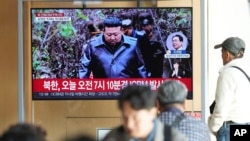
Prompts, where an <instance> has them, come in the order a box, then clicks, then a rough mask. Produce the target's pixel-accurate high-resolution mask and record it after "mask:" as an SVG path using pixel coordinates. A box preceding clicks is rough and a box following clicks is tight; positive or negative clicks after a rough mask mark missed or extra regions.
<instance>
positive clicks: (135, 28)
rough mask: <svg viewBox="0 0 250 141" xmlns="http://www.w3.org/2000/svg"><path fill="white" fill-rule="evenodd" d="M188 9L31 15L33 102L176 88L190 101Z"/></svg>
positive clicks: (75, 10)
mask: <svg viewBox="0 0 250 141" xmlns="http://www.w3.org/2000/svg"><path fill="white" fill-rule="evenodd" d="M192 41H193V40H192V8H191V7H161V8H83V9H81V8H31V46H32V50H31V53H32V98H33V100H43V99H116V98H117V97H118V96H119V93H118V91H119V90H120V89H122V88H123V87H125V86H126V85H130V84H138V85H149V86H150V87H151V88H152V90H157V87H158V86H159V85H160V84H161V83H162V82H163V81H164V80H167V79H175V80H176V81H181V82H183V83H184V84H185V85H186V86H187V88H188V95H187V99H192V98H193V94H192V48H193V46H192Z"/></svg>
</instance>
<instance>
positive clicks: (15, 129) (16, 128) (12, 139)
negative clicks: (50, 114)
mask: <svg viewBox="0 0 250 141" xmlns="http://www.w3.org/2000/svg"><path fill="white" fill-rule="evenodd" d="M0 140H1V141H46V132H45V130H44V129H42V128H41V127H40V126H35V125H33V124H29V123H18V124H15V125H12V126H10V127H9V129H8V130H6V131H5V132H4V133H3V134H2V136H1V139H0Z"/></svg>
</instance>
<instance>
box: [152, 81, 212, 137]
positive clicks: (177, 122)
mask: <svg viewBox="0 0 250 141" xmlns="http://www.w3.org/2000/svg"><path fill="white" fill-rule="evenodd" d="M187 93H188V90H187V88H186V86H185V85H184V84H183V83H182V82H180V81H177V80H167V81H165V82H163V83H162V84H161V85H160V86H159V88H158V92H157V95H158V105H159V106H158V107H159V111H160V114H159V116H158V117H159V119H160V120H161V121H162V122H163V123H166V124H167V125H170V126H172V127H174V128H176V129H178V130H179V131H181V132H182V133H184V134H185V135H186V136H187V137H188V140H189V141H210V140H211V139H210V131H209V128H208V126H207V125H206V124H205V123H203V122H202V121H201V120H199V119H195V118H193V117H191V116H188V115H185V114H184V107H185V100H186V96H187Z"/></svg>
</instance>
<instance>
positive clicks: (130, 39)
mask: <svg viewBox="0 0 250 141" xmlns="http://www.w3.org/2000/svg"><path fill="white" fill-rule="evenodd" d="M123 39H124V43H125V44H130V45H131V44H133V45H134V44H136V43H137V38H134V37H130V36H127V35H123Z"/></svg>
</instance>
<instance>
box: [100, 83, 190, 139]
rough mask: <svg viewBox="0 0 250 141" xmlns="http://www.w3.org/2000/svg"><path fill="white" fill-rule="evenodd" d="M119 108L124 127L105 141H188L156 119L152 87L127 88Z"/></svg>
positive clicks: (109, 134) (122, 95)
mask: <svg viewBox="0 0 250 141" xmlns="http://www.w3.org/2000/svg"><path fill="white" fill-rule="evenodd" d="M118 106H119V109H120V110H121V112H122V119H123V125H121V126H119V127H117V128H115V129H113V130H112V131H111V132H109V133H108V135H107V136H106V137H105V138H104V141H187V138H186V136H185V135H184V134H182V133H180V132H179V131H177V130H175V129H173V128H171V127H170V126H167V125H164V124H163V123H161V122H160V121H159V120H157V119H156V115H157V108H156V94H155V93H154V92H153V91H152V90H151V89H150V87H148V86H138V85H130V86H127V87H125V88H124V89H123V90H121V92H120V97H119V100H118Z"/></svg>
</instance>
